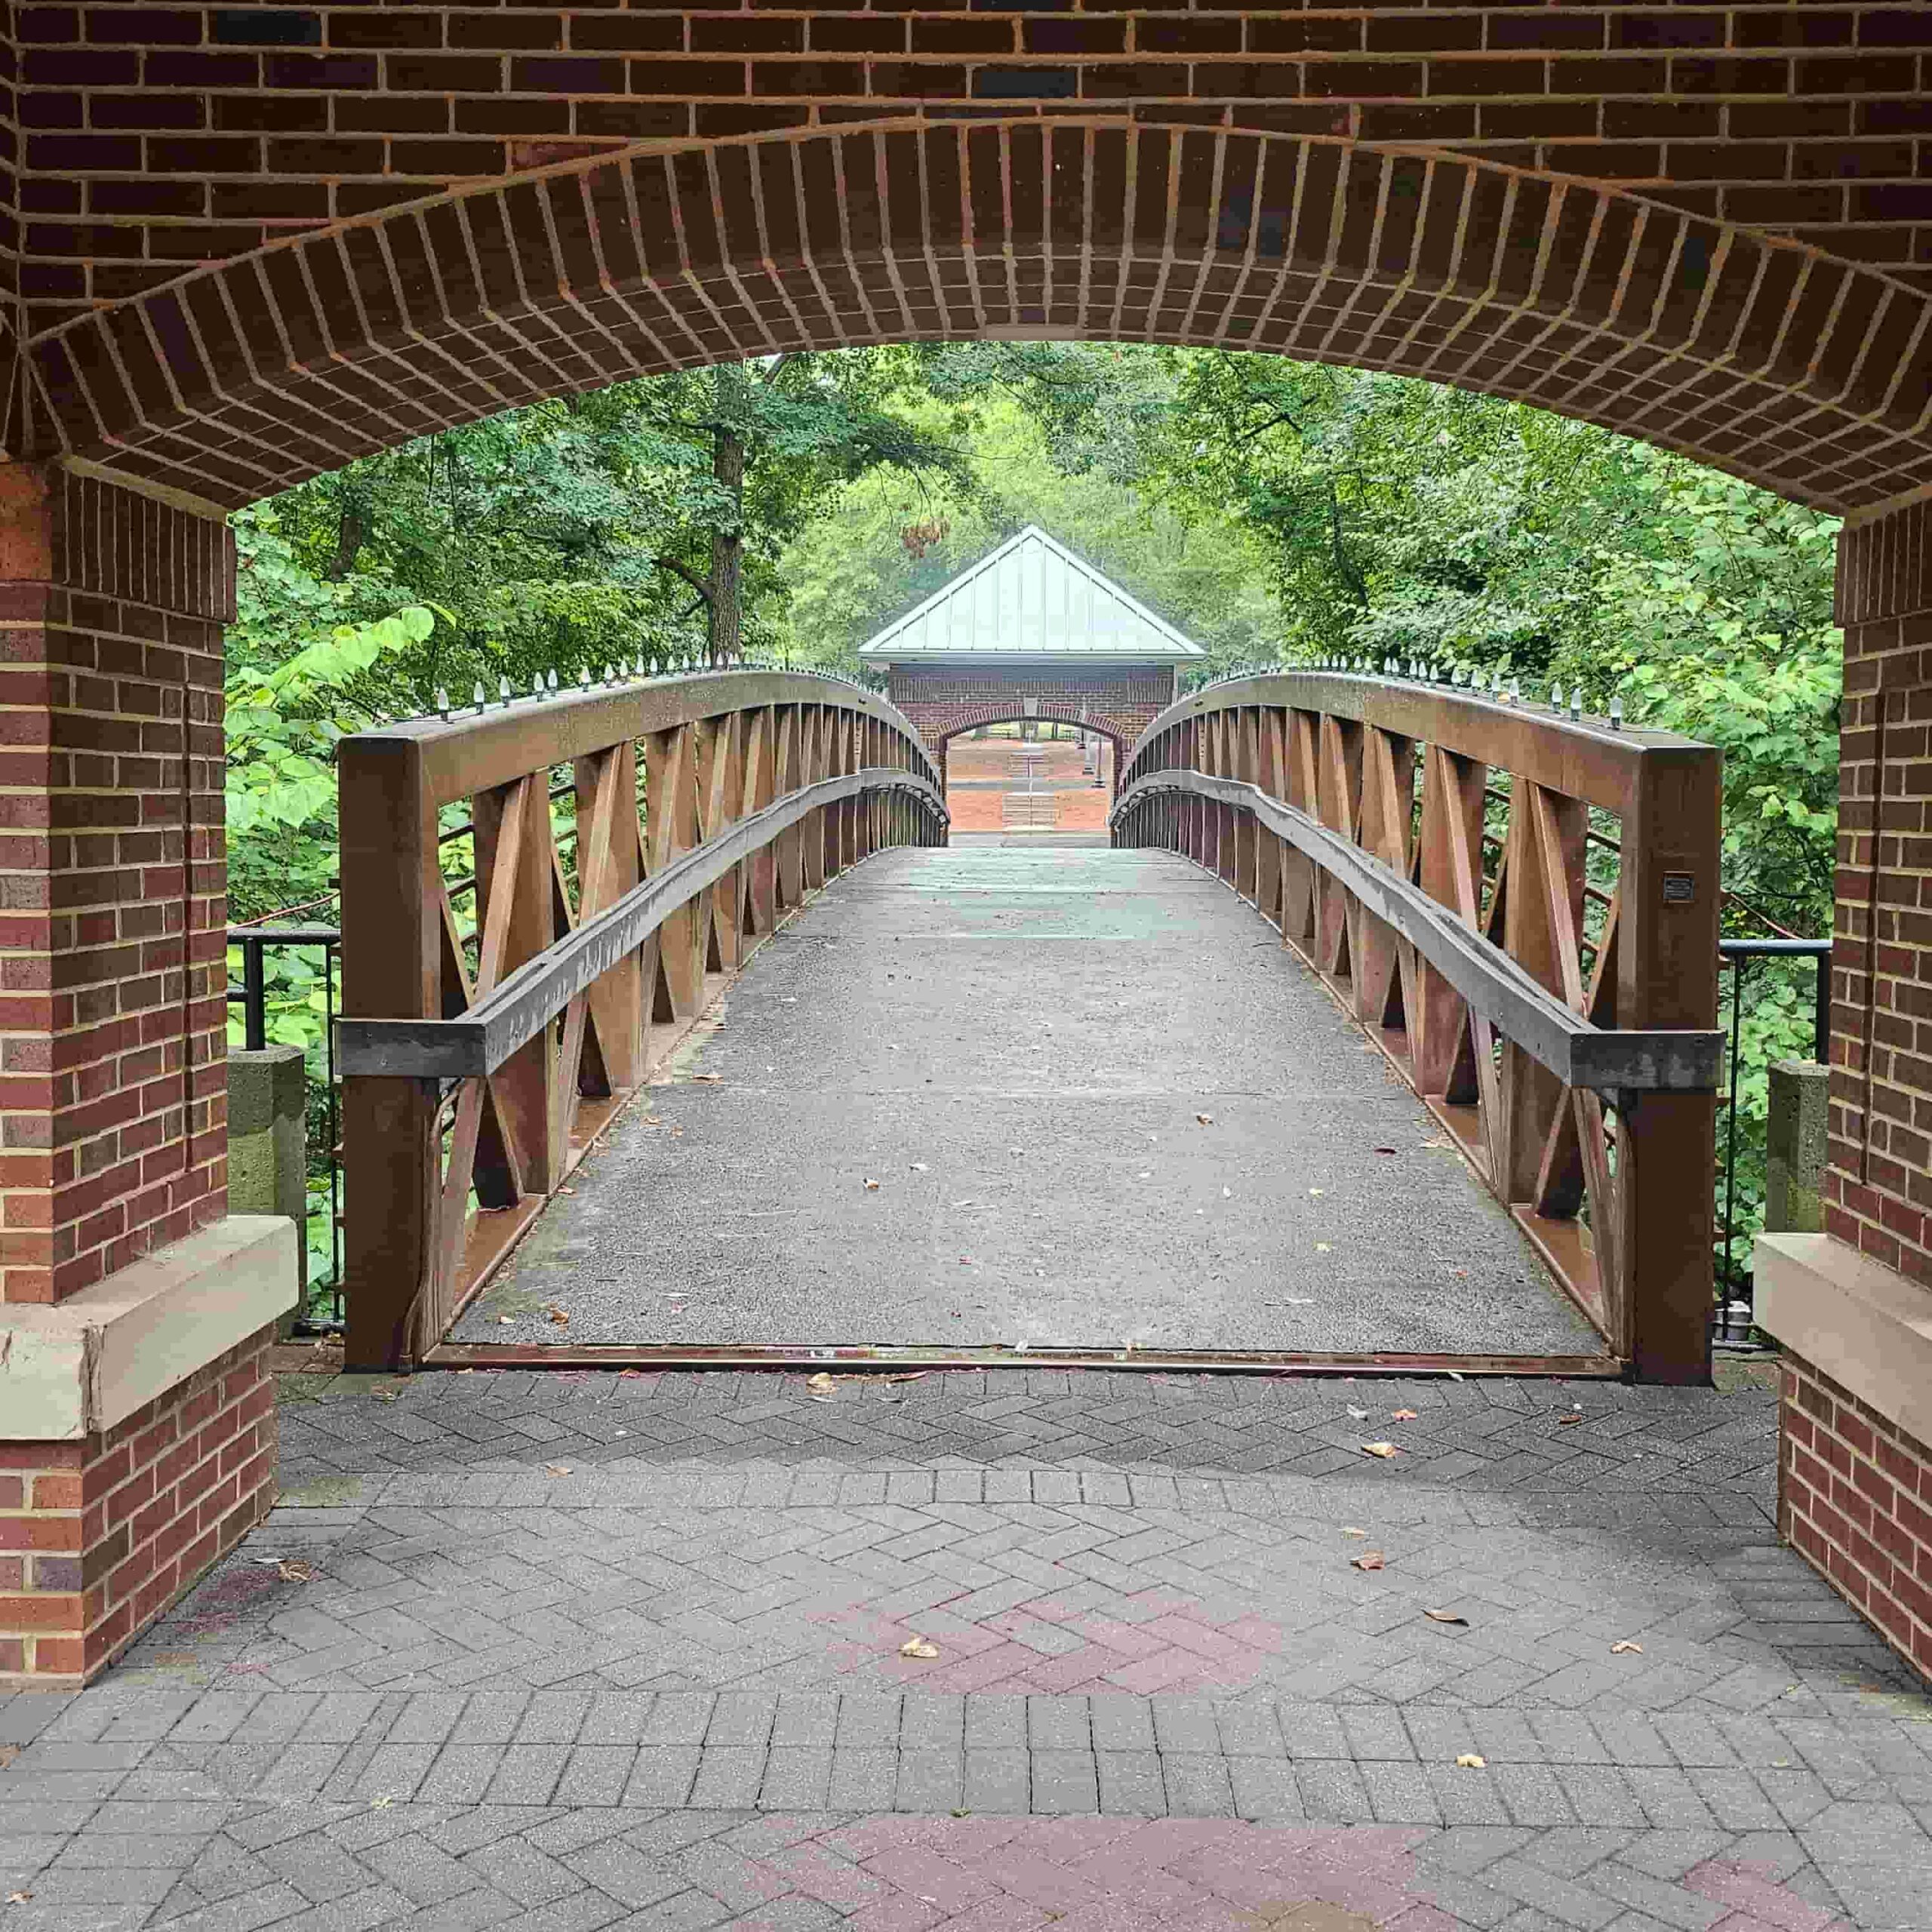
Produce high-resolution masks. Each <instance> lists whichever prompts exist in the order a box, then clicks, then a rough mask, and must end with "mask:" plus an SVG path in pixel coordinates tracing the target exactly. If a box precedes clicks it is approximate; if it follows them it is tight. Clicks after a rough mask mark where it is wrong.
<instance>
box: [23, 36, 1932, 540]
mask: <svg viewBox="0 0 1932 1932" xmlns="http://www.w3.org/2000/svg"><path fill="white" fill-rule="evenodd" d="M264 17H266V15H265V16H264ZM368 17H374V16H368ZM506 17H507V16H506ZM1431 17H1432V18H1433V17H1434V16H1431ZM1548 17H1549V18H1558V17H1567V16H1559V15H1557V14H1550V15H1549V16H1548ZM249 58H251V59H253V58H254V56H252V55H251V56H249ZM277 98H279V97H277ZM171 145H172V144H171ZM185 145H186V146H190V147H192V146H193V145H194V144H193V143H186V144H185ZM29 185H32V184H31V183H30V184H29ZM1913 192H1917V191H1913ZM1927 192H1932V178H1928V182H1927ZM189 232H190V230H189V229H188V228H187V227H185V226H184V227H183V228H181V229H170V230H168V233H170V234H171V235H177V236H178V235H186V234H187V233H189ZM70 241H71V242H72V246H73V247H75V248H76V249H77V250H78V251H82V252H83V253H85V252H86V251H88V250H91V249H93V248H96V247H97V246H104V245H106V241H105V239H104V238H103V236H102V235H101V234H100V233H99V232H97V231H96V230H94V229H86V230H85V232H83V231H82V230H80V229H75V230H74V231H73V233H72V235H71V236H70ZM1041 331H1044V332H1046V333H1048V334H1054V335H1064V336H1069V337H1128V338H1134V339H1139V340H1152V341H1160V342H1180V343H1196V344H1219V345H1224V346H1235V347H1242V348H1248V349H1265V350H1269V351H1272V352H1278V353H1281V354H1285V355H1294V356H1298V357H1300V358H1304V359H1313V360H1319V361H1332V362H1338V363H1343V364H1347V365H1351V366H1360V367H1365V368H1380V369H1389V370H1394V371H1399V372H1401V373H1402V374H1408V375H1412V376H1417V377H1424V378H1427V379H1430V380H1436V381H1441V382H1446V383H1456V384H1460V385H1462V386H1465V387H1469V388H1474V389H1482V390H1484V391H1487V392H1491V393H1493V394H1497V395H1508V396H1512V397H1515V398H1519V399H1521V400H1523V401H1528V402H1532V403H1537V404H1541V405H1546V406H1549V407H1552V408H1558V409H1560V410H1562V411H1567V413H1569V414H1573V415H1577V416H1581V417H1588V418H1589V420H1592V421H1594V422H1597V423H1603V424H1604V425H1605V426H1608V427H1611V428H1613V429H1618V430H1620V431H1622V432H1624V433H1626V434H1629V435H1636V436H1640V437H1644V438H1648V439H1649V440H1651V441H1655V442H1657V443H1660V444H1661V445H1664V446H1666V447H1668V448H1675V449H1681V450H1683V451H1687V453H1689V454H1692V455H1694V456H1696V457H1698V458H1699V459H1700V460H1703V461H1705V462H1709V463H1716V464H1718V465H1719V466H1721V467H1724V468H1726V469H1730V471H1732V472H1734V474H1736V475H1740V476H1743V477H1746V478H1749V479H1750V480H1752V481H1755V482H1758V483H1761V484H1762V485H1764V486H1765V487H1766V488H1770V489H1774V490H1778V491H1783V493H1785V494H1788V495H1790V496H1792V497H1795V498H1797V499H1798V500H1801V501H1804V502H1807V503H1817V504H1820V505H1822V506H1825V507H1826V508H1829V509H1835V510H1838V511H1840V512H1853V511H1857V510H1862V509H1873V508H1876V507H1878V506H1881V505H1884V504H1887V503H1890V502H1892V501H1894V500H1895V499H1901V498H1903V497H1906V496H1908V495H1909V494H1911V493H1912V492H1913V491H1916V490H1918V489H1920V488H1932V423H1928V422H1927V420H1926V417H1925V412H1924V407H1923V404H1924V395H1925V394H1926V392H1927V387H1928V385H1932V299H1928V298H1927V297H1924V296H1922V295H1921V294H1918V293H1917V292H1915V291H1914V290H1912V288H1909V287H1908V286H1906V285H1905V284H1904V283H1903V282H1900V281H1897V280H1894V279H1890V278H1887V277H1886V276H1884V275H1879V274H1877V273H1874V272H1871V271H1869V270H1867V269H1862V268H1860V267H1859V266H1857V265H1855V264H1853V263H1847V262H1839V261H1835V260H1832V258H1829V257H1825V256H1822V255H1817V254H1810V253H1807V251H1804V250H1801V249H1797V248H1789V247H1787V246H1784V245H1782V244H1780V245H1773V243H1772V242H1770V241H1768V240H1767V239H1766V238H1764V236H1763V235H1760V234H1758V233H1755V232H1753V231H1751V230H1749V229H1728V228H1723V227H1721V226H1718V225H1717V224H1715V223H1712V221H1710V220H1709V219H1707V218H1706V217H1704V216H1703V215H1701V214H1691V213H1687V212H1679V211H1677V210H1675V209H1673V208H1669V207H1665V206H1660V205H1657V204H1656V203H1654V202H1644V201H1640V200H1636V199H1633V198H1631V197H1629V196H1628V195H1622V194H1620V193H1619V192H1617V191H1615V190H1613V189H1610V188H1607V187H1605V186H1602V185H1601V184H1600V183H1596V182H1594V181H1592V180H1587V179H1577V178H1574V177H1571V178H1564V177H1554V176H1546V177H1538V176H1536V175H1525V174H1519V173H1517V172H1515V171H1512V170H1510V169H1508V168H1500V167H1498V166H1496V165H1492V164H1491V163H1490V162H1487V161H1486V160H1478V159H1467V158H1461V157H1458V156H1454V155H1448V154H1446V153H1444V152H1442V151H1441V150H1423V149H1406V150H1398V149H1378V148H1374V147H1371V146H1362V145H1356V144H1351V143H1349V142H1347V141H1346V140H1340V139H1337V138H1334V137H1325V136H1324V137H1315V136H1312V135H1309V136H1303V135H1297V134H1260V133H1246V132H1230V131H1226V130H1225V129H1222V128H1215V127H1208V128H1181V127H1175V126H1161V127H1154V126H1149V125H1129V124H1128V123H1125V122H1123V121H1121V119H1119V118H1117V117H1116V118H1114V119H1112V120H1111V121H1103V120H1100V119H1090V120H1088V121H1087V122H1078V121H1074V120H1069V119H1054V120H1042V119H1041V118H1038V117H1037V116H1017V117H1003V118H995V119H978V118H975V119H974V120H972V121H971V122H964V123H961V124H958V125H930V126H927V127H925V128H912V127H906V128H881V127H875V126H860V127H856V128H855V127H834V128H808V129H804V130H802V131H799V132H798V133H796V134H777V135H764V136H755V137H748V138H746V139H745V140H739V141H735V142H723V143H713V144H711V145H710V146H706V147H688V148H685V149H681V150H675V151H674V150H672V149H669V148H668V147H666V146H664V145H663V144H661V143H660V144H655V145H653V146H651V147H650V148H649V149H648V151H645V149H632V150H626V151H625V152H623V153H621V154H619V155H616V156H614V157H605V158H590V159H587V160H580V161H573V162H560V163H558V164H556V165H553V166H552V167H551V168H548V169H546V170H543V171H540V172H537V173H534V174H529V175H525V176H520V177H515V179H513V180H510V181H508V182H507V183H506V182H504V181H502V180H485V181H482V182H480V183H475V184H473V185H471V186H466V187H464V188H462V189H459V190H457V191H456V192H453V193H452V194H451V195H450V196H449V197H448V198H446V199H445V200H444V201H442V202H438V203H435V204H430V205H423V206H420V207H417V208H410V209H407V210H399V211H394V212H392V213H391V214H389V215H387V216H386V217H365V218H363V219H361V220H358V221H356V222H354V223H347V224H345V225H343V226H340V227H335V228H329V229H322V230H321V231H319V232H315V233H314V234H309V233H306V232H293V233H292V238H291V239H290V240H289V242H288V245H284V246H277V247H272V248H269V249H268V250H267V251H265V252H264V253H263V254H260V255H259V256H256V257H246V258H243V259H242V260H237V261H235V262H233V263H229V264H227V265H225V266H221V267H219V268H217V269H214V270H213V271H212V272H210V273H208V274H205V275H188V276H185V277H184V278H183V279H182V281H180V283H179V284H177V285H174V286H172V287H171V288H165V289H162V290H158V291H153V292H151V293H149V294H146V295H144V296H143V297H140V298H139V299H137V300H131V301H126V302H123V303H119V304H117V305H112V306H106V307H101V308H98V309H93V310H90V311H88V312H85V313H84V314H81V315H78V316H77V317H76V318H75V319H74V320H72V321H71V322H70V323H69V324H68V325H66V326H64V327H63V328H58V329H54V330H49V331H43V332H42V334H39V335H38V337H35V340H33V342H32V343H31V344H30V345H29V352H28V360H29V365H30V367H29V374H28V377H27V379H26V381H27V383H28V385H29V386H30V388H31V390H32V393H33V394H34V395H35V398H36V401H39V400H40V399H42V398H44V399H45V406H44V408H37V409H36V411H35V413H34V414H33V415H32V417H31V419H30V423H31V427H32V433H33V434H34V435H35V437H37V438H40V439H41V440H40V441H38V442H36V443H35V445H34V447H35V448H42V447H51V446H52V445H53V444H54V442H55V441H60V443H61V444H62V446H63V447H64V448H67V449H69V450H72V451H78V452H81V453H82V454H85V455H87V456H88V457H90V458H91V459H93V460H99V461H103V462H108V463H111V465H112V469H113V470H114V472H115V474H117V475H122V476H128V477H131V478H147V479H148V480H149V481H152V482H154V483H156V484H158V485H162V486H165V488H168V489H170V490H174V491H182V490H186V491H192V492H193V493H194V494H195V495H197V496H198V497H204V498H206V499H208V500H211V501H214V502H217V503H224V504H229V505H235V504H239V503H248V502H251V501H252V500H255V499H256V498H257V497H263V496H265V495H267V494H270V493H271V492H272V491H275V490H277V489H279V488H285V487H286V486H287V485H289V484H291V483H294V482H296V481H300V480H301V478H303V477H305V476H308V475H314V474H315V473H317V472H320V471H325V470H331V469H337V468H339V467H340V466H341V465H342V464H343V463H345V462H346V461H347V460H349V459H350V458H351V457H355V456H357V455H359V454H366V453H368V452H371V451H376V450H382V449H389V448H394V447H395V446H396V445H397V444H398V443H400V442H401V441H405V440H407V439H408V438H411V437H414V436H420V435H423V434H426V433H427V432H430V431H432V430H435V429H440V428H443V427H445V426H449V425H451V424H452V423H461V422H467V421H470V420H475V419H476V418H478V417H485V416H489V415H494V414H497V412H498V411H500V410H502V409H504V408H508V407H509V406H511V405H515V404H518V403H522V402H529V401H536V400H538V399H539V398H543V397H546V396H555V395H564V394H568V393H570V392H574V391H577V390H582V389H596V388H599V387H601V386H604V385H605V384H607V383H611V382H614V381H616V380H619V379H620V378H622V377H626V376H632V375H648V374H654V373H655V372H657V371H660V370H663V369H666V368H674V367H681V366H688V365H693V364H697V363H701V362H706V361H714V360H718V359H721V358H728V357H732V356H742V355H758V354H765V353H769V352H771V351H773V350H775V349H819V348H837V347H839V346H843V345H844V344H847V343H857V342H873V341H879V340H910V339H919V340H928V339H934V338H938V337H979V336H983V335H986V334H1015V333H1017V334H1028V333H1039V332H1041Z"/></svg>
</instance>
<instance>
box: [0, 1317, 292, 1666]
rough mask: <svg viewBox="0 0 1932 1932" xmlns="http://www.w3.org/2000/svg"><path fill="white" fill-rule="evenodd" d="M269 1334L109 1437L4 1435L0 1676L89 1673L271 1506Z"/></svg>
mask: <svg viewBox="0 0 1932 1932" xmlns="http://www.w3.org/2000/svg"><path fill="white" fill-rule="evenodd" d="M274 1339H275V1331H274V1330H273V1329H272V1328H264V1329H263V1330H261V1331H259V1332H258V1333H257V1334H254V1335H252V1336H251V1337H249V1338H248V1340H246V1341H245V1342H242V1343H238V1344H237V1345H236V1346H235V1347H234V1348H232V1349H229V1352H227V1353H226V1355H223V1356H222V1357H221V1358H220V1359H219V1360H218V1361H212V1362H210V1363H209V1364H208V1365H207V1366H206V1367H204V1368H200V1369H198V1370H196V1371H195V1373H194V1374H192V1375H191V1376H190V1377H189V1378H188V1380H186V1381H185V1382H183V1383H179V1384H177V1386H175V1387H174V1388H173V1389H170V1390H168V1392H167V1393H166V1394H165V1395H162V1396H161V1397H160V1398H158V1399H157V1400H155V1401H152V1402H150V1403H149V1404H146V1407H143V1408H140V1409H138V1410H137V1411H135V1412H134V1414H132V1415H131V1416H129V1417H128V1418H127V1419H126V1420H125V1421H123V1422H121V1423H117V1424H116V1425H115V1427H114V1428H112V1429H110V1430H109V1431H107V1432H106V1433H105V1434H102V1435H90V1436H88V1438H86V1439H85V1441H80V1442H75V1443H46V1442H8V1441H4V1440H0V1681H4V1680H5V1678H8V1677H9V1676H14V1677H24V1678H26V1679H28V1680H29V1681H35V1682H40V1683H46V1682H49V1681H59V1680H62V1679H78V1678H85V1677H90V1676H92V1675H94V1674H95V1673H96V1672H98V1671H99V1670H100V1669H102V1668H103V1666H105V1665H106V1663H108V1662H109V1660H111V1659H112V1657H114V1655H115V1654H116V1653H117V1652H118V1651H120V1650H122V1648H124V1647H125V1645H126V1644H128V1641H130V1639H131V1638H134V1636H135V1635H137V1634H138V1633H139V1632H140V1631H141V1630H142V1629H143V1628H144V1627H145V1626H146V1625H147V1624H149V1623H152V1621H153V1620H154V1619H155V1617H157V1616H158V1615H159V1614H160V1613H161V1612H162V1611H163V1610H164V1609H165V1608H166V1607H167V1606H168V1604H171V1603H172V1602H173V1601H174V1599H175V1598H177V1596H179V1595H180V1594H181V1593H182V1592H183V1591H184V1590H186V1589H188V1588H189V1586H190V1585H191V1584H192V1583H193V1582H194V1580H195V1578H196V1577H198V1576H199V1575H200V1574H201V1573H202V1571H204V1570H205V1569H207V1567H208V1565H209V1564H211V1563H212V1562H214V1561H215V1559H216V1558H217V1557H219V1556H220V1555H223V1553H225V1552H226V1551H228V1550H229V1549H232V1548H233V1547H234V1546H235V1543H236V1542H237V1541H238V1540H239V1539H240V1537H241V1536H242V1534H243V1532H244V1531H246V1530H248V1529H249V1528H251V1527H252V1526H253V1525H254V1524H256V1523H257V1522H259V1521H260V1520H261V1518H263V1516H264V1515H266V1514H267V1512H268V1509H269V1505H270V1503H272V1501H273V1500H274V1488H275V1383H274V1381H273V1380H272V1377H270V1375H269V1371H268V1350H269V1344H270V1343H272V1341H273V1340H274Z"/></svg>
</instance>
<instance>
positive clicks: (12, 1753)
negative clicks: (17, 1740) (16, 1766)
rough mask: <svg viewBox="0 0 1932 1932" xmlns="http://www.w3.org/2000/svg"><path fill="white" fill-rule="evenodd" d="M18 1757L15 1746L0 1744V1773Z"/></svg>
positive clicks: (16, 1746)
mask: <svg viewBox="0 0 1932 1932" xmlns="http://www.w3.org/2000/svg"><path fill="white" fill-rule="evenodd" d="M19 1755H20V1746H18V1745H17V1744H0V1771H4V1770H5V1769H6V1768H7V1767H8V1765H9V1764H11V1763H12V1762H13V1761H14V1759H15V1758H17V1757H18V1756H19Z"/></svg>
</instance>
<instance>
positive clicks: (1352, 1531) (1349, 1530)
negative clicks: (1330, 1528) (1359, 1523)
mask: <svg viewBox="0 0 1932 1932" xmlns="http://www.w3.org/2000/svg"><path fill="white" fill-rule="evenodd" d="M1342 1534H1343V1535H1344V1536H1345V1537H1365V1536H1367V1534H1368V1532H1367V1531H1366V1530H1358V1529H1357V1528H1356V1527H1355V1525H1354V1524H1352V1523H1345V1524H1343V1526H1342Z"/></svg>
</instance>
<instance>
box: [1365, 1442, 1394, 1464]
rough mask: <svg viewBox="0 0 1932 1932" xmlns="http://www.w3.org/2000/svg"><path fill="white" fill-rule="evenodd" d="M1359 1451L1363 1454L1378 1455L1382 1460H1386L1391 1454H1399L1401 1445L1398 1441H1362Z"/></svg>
mask: <svg viewBox="0 0 1932 1932" xmlns="http://www.w3.org/2000/svg"><path fill="white" fill-rule="evenodd" d="M1361 1453H1362V1454H1364V1456H1380V1457H1381V1458H1382V1459H1383V1461H1384V1462H1386V1461H1387V1460H1388V1459H1389V1457H1391V1456H1399V1455H1400V1454H1401V1453H1402V1451H1401V1445H1400V1444H1398V1443H1394V1442H1364V1444H1362V1445H1361Z"/></svg>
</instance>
